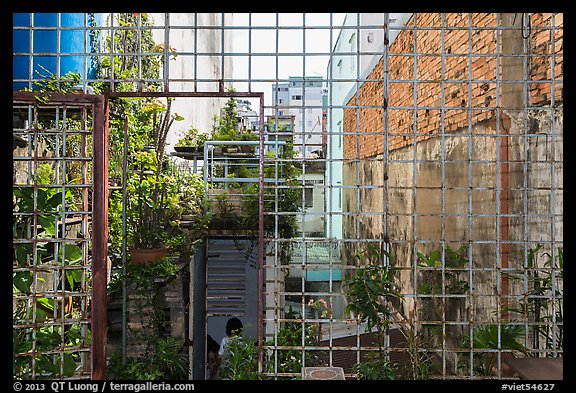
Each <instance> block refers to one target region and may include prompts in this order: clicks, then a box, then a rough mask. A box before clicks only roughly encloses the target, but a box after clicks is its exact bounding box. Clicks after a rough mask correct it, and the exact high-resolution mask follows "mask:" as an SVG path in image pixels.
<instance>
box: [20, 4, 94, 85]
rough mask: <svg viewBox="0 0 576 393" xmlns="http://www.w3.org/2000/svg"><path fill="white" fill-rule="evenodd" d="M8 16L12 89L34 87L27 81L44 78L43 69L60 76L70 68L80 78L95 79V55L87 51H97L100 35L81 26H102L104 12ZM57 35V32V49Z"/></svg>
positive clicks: (45, 73) (45, 76) (46, 74)
mask: <svg viewBox="0 0 576 393" xmlns="http://www.w3.org/2000/svg"><path fill="white" fill-rule="evenodd" d="M12 15H13V35H12V40H13V51H14V54H13V78H14V82H13V89H14V90H22V89H23V88H25V87H31V88H34V86H33V85H32V86H30V83H29V82H28V80H30V79H44V78H48V77H50V74H49V73H48V72H47V71H49V72H50V73H52V74H54V75H58V76H64V75H66V73H68V72H69V71H71V72H74V73H78V74H80V78H81V79H82V80H86V79H94V78H95V76H96V75H95V73H96V69H95V64H96V61H95V60H96V58H95V57H94V56H91V55H90V54H91V53H96V52H98V46H99V38H98V37H101V34H99V33H96V34H95V32H96V30H92V31H90V30H85V29H84V27H85V26H88V27H94V26H103V24H104V18H105V14H84V13H62V14H57V13H33V14H31V13H14V14H12ZM90 15H93V17H90ZM85 16H86V18H85ZM20 27H21V28H22V29H21V28H20ZM58 28H62V29H58ZM58 35H60V49H59V50H58ZM31 62H32V63H31ZM58 62H59V64H60V68H59V70H58ZM43 68H44V69H46V70H47V71H46V70H44V69H43ZM38 73H40V75H39V74H38ZM19 79H20V81H18V80H19ZM22 79H24V80H26V81H23V80H22Z"/></svg>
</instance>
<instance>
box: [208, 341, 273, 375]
mask: <svg viewBox="0 0 576 393" xmlns="http://www.w3.org/2000/svg"><path fill="white" fill-rule="evenodd" d="M218 377H219V379H223V380H259V379H263V376H262V375H261V374H260V373H259V372H258V345H257V343H256V340H255V339H253V338H251V337H248V336H247V335H246V334H245V333H244V332H240V333H239V334H237V335H236V336H232V337H230V338H229V340H228V344H226V348H225V350H224V353H223V354H222V360H221V363H220V368H219V370H218Z"/></svg>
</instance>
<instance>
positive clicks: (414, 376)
mask: <svg viewBox="0 0 576 393" xmlns="http://www.w3.org/2000/svg"><path fill="white" fill-rule="evenodd" d="M407 329H408V330H407V331H405V330H404V329H401V330H400V332H401V333H402V335H403V336H404V338H405V339H406V344H405V346H406V353H407V355H408V361H407V362H404V363H403V365H402V367H401V368H400V375H401V376H402V379H410V380H423V379H428V378H429V377H430V374H431V373H432V371H433V370H434V367H435V365H434V361H433V357H432V353H431V352H430V348H429V346H428V342H427V340H425V337H424V334H423V332H422V331H420V332H418V333H417V334H415V333H414V330H413V329H412V328H410V327H408V328H407Z"/></svg>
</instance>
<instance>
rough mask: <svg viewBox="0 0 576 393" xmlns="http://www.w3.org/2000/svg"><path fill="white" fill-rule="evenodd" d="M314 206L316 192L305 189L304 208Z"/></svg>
mask: <svg viewBox="0 0 576 393" xmlns="http://www.w3.org/2000/svg"><path fill="white" fill-rule="evenodd" d="M313 206H314V190H313V189H312V188H305V189H304V207H313Z"/></svg>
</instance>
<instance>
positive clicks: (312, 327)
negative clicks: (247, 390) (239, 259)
mask: <svg viewBox="0 0 576 393" xmlns="http://www.w3.org/2000/svg"><path fill="white" fill-rule="evenodd" d="M116 15H118V14H110V15H108V18H107V22H106V23H103V24H102V26H98V27H96V28H95V30H96V31H98V32H99V34H101V37H102V39H103V40H105V39H107V38H108V37H111V38H112V41H113V42H116V41H114V37H115V36H118V35H122V34H128V33H135V34H137V35H138V37H142V40H141V41H139V45H138V47H136V48H119V47H118V48H116V47H115V48H113V49H112V50H107V49H101V51H100V52H98V51H97V53H96V54H95V55H94V57H95V58H96V59H97V61H99V62H100V64H102V65H103V67H102V72H101V74H100V75H98V76H96V77H94V78H93V79H90V78H88V82H90V83H92V82H103V83H110V86H111V90H112V91H118V92H134V94H141V95H145V94H146V92H142V91H141V90H140V89H139V86H141V83H140V82H141V81H145V82H154V83H156V85H157V90H158V91H162V92H163V93H164V94H168V93H174V94H175V95H177V94H178V92H197V93H203V92H223V91H224V88H225V87H226V88H229V87H233V88H235V89H236V90H237V91H243V92H248V93H250V92H263V93H264V97H265V103H264V107H263V112H264V113H263V116H264V117H265V118H266V121H265V122H264V124H266V127H267V128H266V130H264V127H262V128H261V130H260V146H264V142H266V143H276V142H282V143H284V142H285V141H286V140H287V139H288V140H291V142H293V143H294V148H295V154H294V155H290V156H280V155H267V156H263V155H261V156H260V167H259V168H260V177H259V186H260V189H259V192H260V193H259V203H260V211H259V220H260V226H259V230H260V231H259V232H260V233H259V240H260V250H263V249H265V250H266V252H265V253H261V255H260V265H259V267H260V278H259V289H260V300H259V305H260V306H261V307H262V309H261V319H259V326H258V328H259V330H258V337H255V338H256V339H257V340H258V341H259V345H260V347H259V348H260V349H261V351H260V357H259V366H260V370H259V371H261V372H263V373H264V375H266V376H268V377H272V378H291V377H299V376H301V375H302V374H301V369H302V367H313V366H334V367H343V368H344V370H345V375H346V377H348V378H352V377H355V376H357V375H358V372H357V370H356V369H354V365H355V364H357V363H360V362H363V361H366V360H367V357H366V355H367V354H368V353H380V352H383V353H384V358H385V359H387V360H389V361H391V362H392V363H395V364H397V369H396V372H397V373H398V376H399V377H401V378H418V377H425V378H441V379H451V378H465V379H475V378H507V377H512V374H510V372H509V369H508V367H507V365H506V363H505V359H506V358H508V357H509V356H510V354H514V355H515V356H534V357H561V356H562V353H563V343H562V334H563V316H562V315H563V314H562V311H563V309H562V300H563V275H562V266H561V263H563V252H562V250H563V240H562V239H563V218H562V213H563V207H562V205H563V183H562V172H563V162H562V158H563V150H562V138H563V136H562V135H563V106H562V94H563V90H562V85H563V79H562V78H563V68H562V67H563V15H562V14H560V13H551V14H546V13H537V14H525V13H510V14H500V13H481V14H480V13H471V14H467V13H466V14H460V13H446V14H444V13H415V14H410V13H408V14H404V13H398V14H388V13H383V14H363V13H350V14H258V13H255V14H229V13H221V14H153V15H152V18H151V17H150V15H147V14H134V15H133V23H134V25H128V26H120V25H119V24H118V22H117V19H116V18H115V16H116ZM152 19H153V21H152ZM86 30H90V29H89V28H86ZM150 37H153V42H152V41H151V40H150ZM28 55H30V54H28ZM127 55H130V56H133V57H134V58H135V61H134V64H133V65H132V66H133V67H134V69H136V70H137V75H138V76H137V77H135V78H132V79H126V78H123V77H122V76H121V75H114V73H113V72H111V71H110V70H111V68H110V67H109V66H108V67H107V66H106V65H107V64H108V65H109V64H114V61H115V60H116V59H119V58H122V57H123V56H127ZM154 57H155V58H158V57H160V59H161V63H162V65H161V67H160V68H161V75H162V77H161V78H156V79H146V78H145V77H144V76H143V75H144V74H143V71H144V70H146V67H147V65H146V64H148V63H146V62H147V59H150V58H154ZM316 60H320V62H319V63H322V62H323V63H322V64H323V65H321V66H319V65H318V64H317V63H316ZM31 79H32V78H31V77H30V80H28V82H30V83H31ZM282 89H285V90H282ZM152 94H153V93H152ZM183 94H186V93H183ZM284 94H286V95H284ZM318 97H320V98H318ZM264 124H262V125H264ZM264 139H265V140H264ZM286 167H293V168H296V169H297V171H298V175H297V176H295V177H294V179H292V180H293V181H291V182H289V183H287V182H284V181H282V182H280V181H278V180H276V181H274V182H269V181H265V177H264V172H265V168H268V170H270V168H275V174H276V179H279V178H280V176H279V173H280V171H282V170H285V169H286ZM267 173H268V172H267ZM206 175H207V174H206ZM292 197H293V199H291V198H292ZM267 198H271V199H267ZM286 201H291V202H294V203H293V204H289V203H285V202H286ZM265 223H266V225H265ZM287 223H288V224H289V225H288V226H290V225H294V227H295V228H296V232H295V233H292V232H284V231H283V228H285V225H286V224H287ZM269 224H270V225H269ZM286 233H290V235H289V236H288V235H286ZM372 246H374V247H375V248H374V249H373V250H372V254H371V255H368V256H369V258H368V259H365V256H366V255H367V254H364V256H360V257H359V255H358V254H357V253H358V252H359V251H368V250H370V249H371V248H372ZM374 258H376V259H374ZM370 261H371V262H372V263H375V264H377V265H382V266H384V268H386V269H388V270H386V271H388V272H389V274H390V277H391V278H392V281H393V282H394V283H395V284H396V285H397V286H398V295H399V297H398V298H391V299H390V300H387V301H384V302H383V304H385V305H386V306H387V309H388V310H389V311H390V314H389V315H381V316H382V320H381V321H385V322H386V323H385V324H384V325H383V326H384V327H385V329H384V332H385V334H384V338H383V340H384V341H382V342H380V344H381V345H378V341H377V339H378V337H379V336H378V334H377V333H378V331H377V330H375V329H372V330H371V331H370V329H368V330H367V325H366V323H365V321H364V322H362V321H360V320H359V319H358V318H356V317H357V316H358V313H356V315H355V316H352V315H351V314H350V313H348V312H346V307H347V306H348V305H349V304H351V302H353V299H351V298H350V291H351V289H350V287H349V286H348V285H346V283H347V282H348V281H347V280H351V279H352V278H354V277H357V274H358V272H359V269H361V268H363V267H364V266H365V264H367V263H368V262H370ZM360 271H361V270H360ZM388 290H390V288H388ZM320 299H322V300H323V301H325V302H326V303H325V304H326V307H325V306H324V303H323V302H320ZM290 332H291V334H292V335H291V336H289V335H288V333H290ZM510 337H513V339H514V342H515V343H514V344H512V345H510V342H509V341H508V340H509V339H510Z"/></svg>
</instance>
